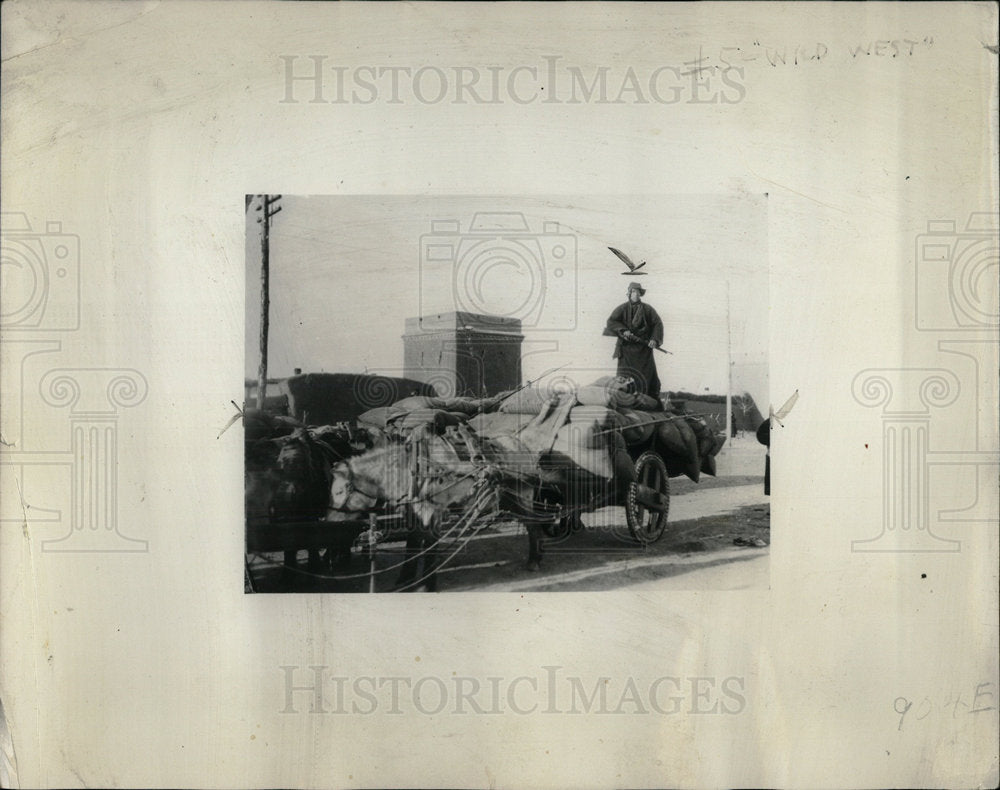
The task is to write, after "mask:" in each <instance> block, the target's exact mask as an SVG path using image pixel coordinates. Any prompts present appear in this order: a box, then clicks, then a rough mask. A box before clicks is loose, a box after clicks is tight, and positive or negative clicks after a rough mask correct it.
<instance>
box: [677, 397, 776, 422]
mask: <svg viewBox="0 0 1000 790" xmlns="http://www.w3.org/2000/svg"><path fill="white" fill-rule="evenodd" d="M663 395H664V397H665V398H668V399H669V400H670V401H671V402H672V403H673V404H674V405H675V406H682V407H683V409H684V410H685V411H687V412H688V413H690V414H700V415H702V416H704V417H705V419H706V420H707V421H708V423H709V425H712V427H714V428H715V429H716V430H719V431H722V430H725V428H726V396H725V395H711V394H706V395H698V394H696V393H692V392H665V393H663ZM732 406H733V413H734V414H735V416H736V430H738V431H751V432H753V431H756V430H757V426H759V425H760V424H761V423H762V422H763V421H764V418H763V416H762V415H761V413H760V409H758V408H757V404H756V403H754V401H753V398H751V397H750V396H749V395H746V394H743V395H734V396H733V399H732Z"/></svg>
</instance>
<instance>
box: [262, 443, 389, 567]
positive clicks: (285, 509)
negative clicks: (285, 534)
mask: <svg viewBox="0 0 1000 790" xmlns="http://www.w3.org/2000/svg"><path fill="white" fill-rule="evenodd" d="M288 427H289V426H284V425H283V426H281V429H280V433H279V435H277V436H271V437H270V438H255V440H253V441H248V442H247V443H246V447H245V454H246V457H245V463H246V466H245V477H244V481H245V487H244V502H245V507H246V520H247V526H248V527H250V526H266V525H272V524H280V523H289V522H302V521H320V520H323V519H324V518H325V516H326V512H327V501H328V497H329V494H328V492H329V488H330V483H331V480H332V477H331V470H332V468H333V465H334V464H335V463H337V462H339V461H341V460H343V459H344V458H349V457H350V456H352V455H356V454H357V453H359V452H363V451H364V450H365V449H367V448H368V447H370V446H371V445H372V439H371V436H370V435H369V434H368V432H366V431H360V432H359V431H351V430H348V429H347V428H344V427H340V426H323V427H320V428H307V427H305V426H298V427H292V428H291V430H290V432H285V431H286V430H287V429H288ZM355 537H356V535H353V534H351V535H347V534H346V533H345V535H344V536H343V539H341V540H339V541H336V542H335V543H333V544H332V545H330V546H328V547H327V551H326V555H325V556H321V555H320V553H319V550H318V549H310V550H309V568H310V570H313V571H319V570H321V569H322V568H323V567H324V566H325V565H328V564H329V565H332V564H333V563H334V562H335V561H340V562H341V563H343V562H345V561H347V562H349V561H350V549H351V544H352V543H353V540H354V538H355ZM297 554H298V552H297V550H295V549H286V551H285V556H284V567H285V572H286V575H287V574H288V573H290V572H291V571H292V570H293V569H294V568H295V567H296V565H297Z"/></svg>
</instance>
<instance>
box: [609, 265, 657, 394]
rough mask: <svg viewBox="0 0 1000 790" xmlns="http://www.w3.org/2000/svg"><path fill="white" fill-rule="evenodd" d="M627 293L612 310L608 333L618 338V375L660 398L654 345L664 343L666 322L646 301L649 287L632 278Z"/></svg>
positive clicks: (616, 355) (638, 389) (615, 357)
mask: <svg viewBox="0 0 1000 790" xmlns="http://www.w3.org/2000/svg"><path fill="white" fill-rule="evenodd" d="M627 293H628V301H627V302H625V304H621V305H618V307H616V308H615V309H614V312H612V313H611V316H610V317H609V318H608V324H607V326H606V327H605V329H604V334H605V335H613V336H615V337H617V338H618V342H617V343H616V344H615V353H614V355H613V356H612V359H617V360H618V375H619V376H621V377H623V378H628V379H631V380H632V382H633V383H634V386H635V391H636V392H642V393H644V394H646V395H649V396H651V397H653V398H656V399H657V400H659V398H660V377H659V376H658V375H657V374H656V361H655V360H654V359H653V349H655V348H659V347H660V345H661V344H662V343H663V322H662V321H661V320H660V316H658V315H657V314H656V311H655V310H654V309H653V308H652V307H650V306H649V305H648V304H645V303H644V302H643V301H642V297H643V296H644V295H645V294H646V289H645V288H643V287H642V286H641V285H639V283H638V282H635V281H633V282H630V283H629V284H628V292H627Z"/></svg>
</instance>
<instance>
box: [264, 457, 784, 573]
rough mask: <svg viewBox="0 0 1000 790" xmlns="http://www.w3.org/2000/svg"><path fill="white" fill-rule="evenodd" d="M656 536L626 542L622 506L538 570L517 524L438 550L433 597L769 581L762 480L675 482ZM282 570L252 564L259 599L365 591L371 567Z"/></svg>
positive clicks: (396, 551) (390, 569)
mask: <svg viewBox="0 0 1000 790" xmlns="http://www.w3.org/2000/svg"><path fill="white" fill-rule="evenodd" d="M670 483H671V501H670V514H669V521H668V525H667V530H666V532H665V533H664V535H663V537H662V538H661V539H660V540H659V541H658V542H657V543H654V544H652V545H649V546H640V545H638V544H636V543H635V541H633V540H632V538H631V536H630V535H629V533H628V529H627V527H626V526H625V517H624V511H623V510H622V509H621V508H605V509H603V510H600V511H597V512H596V513H591V514H587V515H585V516H584V518H583V521H584V525H585V528H584V529H582V530H580V531H578V532H576V533H574V534H571V535H569V536H568V537H566V538H565V539H562V540H558V541H552V542H550V543H549V544H548V545H547V546H546V550H545V554H544V558H543V561H542V566H541V569H540V570H539V571H535V572H529V571H528V570H527V569H526V567H525V562H526V558H527V537H526V534H525V530H524V528H523V527H522V526H520V525H518V524H514V523H511V524H504V525H500V526H495V527H488V528H484V529H482V530H480V531H479V532H477V533H476V534H474V535H463V536H462V540H461V541H456V542H451V543H449V544H448V546H447V547H445V548H444V550H443V556H444V558H445V562H444V565H443V567H442V568H441V570H440V571H439V573H438V590H439V591H440V592H459V591H461V592H508V591H509V592H513V591H517V592H543V591H546V592H548V591H560V592H563V591H572V590H611V589H626V588H628V589H631V588H634V589H643V590H678V589H697V590H732V589H749V588H755V589H766V588H767V586H768V580H769V556H768V555H769V551H768V548H767V547H768V546H769V544H770V505H769V504H768V498H767V497H765V496H764V492H763V481H762V478H759V477H750V476H745V475H744V476H737V477H722V478H707V479H705V480H702V482H701V483H699V484H697V485H696V484H694V483H691V482H690V481H688V480H686V479H680V478H675V479H673V480H671V481H670ZM403 548H404V547H403V544H402V543H401V542H398V541H396V542H387V543H383V544H381V545H380V547H379V553H378V555H377V556H376V573H375V577H374V578H375V590H376V591H377V592H383V591H389V590H391V589H392V588H393V586H394V585H395V583H396V577H397V574H398V568H399V564H400V563H401V562H402V560H403V559H404V554H403ZM305 559H306V557H305V552H302V553H301V555H300V565H301V568H300V569H299V570H298V571H295V572H294V573H292V574H289V573H287V572H286V573H284V574H283V573H282V568H281V557H280V555H258V556H256V557H254V558H252V562H251V565H252V569H253V572H254V576H255V582H256V585H257V589H258V591H260V592H366V591H368V590H369V585H370V582H371V577H370V575H369V574H368V570H369V564H368V562H367V561H366V559H365V558H364V557H363V556H361V555H360V554H359V553H355V555H354V557H353V559H352V562H351V565H350V567H349V568H341V569H335V570H333V571H331V570H324V571H322V572H309V571H308V570H307V569H306V568H305Z"/></svg>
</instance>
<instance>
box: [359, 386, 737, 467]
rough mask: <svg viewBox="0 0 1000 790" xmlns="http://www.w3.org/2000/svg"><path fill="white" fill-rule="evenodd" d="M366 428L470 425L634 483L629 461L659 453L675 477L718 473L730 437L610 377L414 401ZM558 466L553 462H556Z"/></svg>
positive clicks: (382, 411)
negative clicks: (557, 387) (569, 387)
mask: <svg viewBox="0 0 1000 790" xmlns="http://www.w3.org/2000/svg"><path fill="white" fill-rule="evenodd" d="M358 421H359V423H361V424H363V425H367V426H372V427H378V428H380V429H382V430H385V431H388V432H390V433H397V434H402V435H406V434H407V433H409V432H410V431H412V430H413V429H414V428H416V427H418V426H428V427H429V428H430V429H431V430H432V431H433V432H435V433H444V432H445V430H446V429H447V428H448V427H449V426H455V425H460V424H468V426H469V427H470V428H471V429H472V430H473V431H475V432H476V433H477V434H479V435H481V436H483V437H486V438H490V439H496V438H505V439H514V440H519V441H520V442H522V443H526V444H527V445H529V446H531V447H532V448H534V449H536V450H537V451H539V452H541V453H543V454H547V455H549V456H551V457H556V458H559V457H563V458H564V459H565V460H566V462H567V463H572V464H575V465H577V466H579V467H581V468H582V469H584V470H586V471H587V472H590V473H591V474H594V475H597V476H598V477H603V478H611V477H615V478H616V479H617V478H619V477H623V476H624V477H625V478H626V479H630V477H631V472H630V470H631V464H630V463H625V461H626V460H627V458H628V457H633V456H637V455H638V454H639V453H641V452H642V451H643V450H646V449H655V450H657V451H658V452H659V453H660V455H661V456H662V457H663V460H664V462H665V463H666V465H667V471H668V472H669V474H670V475H672V476H676V475H680V474H684V475H687V476H688V477H690V478H691V479H692V480H694V481H696V482H697V480H698V479H699V476H700V473H701V472H704V473H706V474H710V475H714V474H715V458H714V456H715V454H716V453H718V451H719V449H721V447H722V444H723V442H724V441H725V439H724V437H722V436H721V435H717V434H716V433H715V432H714V431H712V429H711V428H710V427H709V426H708V425H707V424H706V423H705V421H704V420H703V419H701V418H700V417H697V416H694V415H686V414H678V413H676V412H674V411H672V410H665V409H664V405H663V403H662V402H660V401H658V400H656V399H655V398H651V397H649V396H647V395H644V394H641V393H639V394H637V393H631V392H628V391H626V390H625V389H624V387H623V386H622V382H621V381H619V380H618V379H614V378H611V377H607V378H604V379H600V380H598V381H596V382H594V383H593V384H591V385H588V386H584V387H578V388H577V389H575V390H573V391H553V390H546V389H543V388H538V387H524V388H522V389H519V390H515V391H514V392H511V393H506V394H500V395H497V396H495V397H493V398H432V397H423V396H421V397H409V398H404V399H403V400H400V401H397V402H396V403H393V404H392V405H391V406H387V407H382V408H378V409H372V410H370V411H368V412H365V413H364V414H362V415H361V416H360V417H359V418H358ZM550 460H551V458H550Z"/></svg>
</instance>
